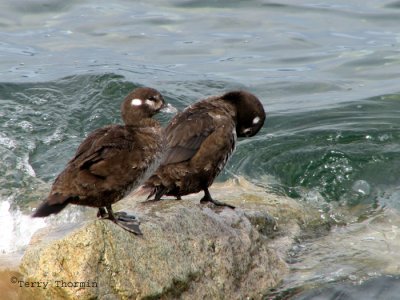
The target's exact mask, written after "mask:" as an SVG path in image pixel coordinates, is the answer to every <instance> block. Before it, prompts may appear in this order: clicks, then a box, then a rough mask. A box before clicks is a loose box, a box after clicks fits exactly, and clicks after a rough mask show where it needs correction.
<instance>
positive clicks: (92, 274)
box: [20, 184, 319, 299]
mask: <svg viewBox="0 0 400 300" xmlns="http://www.w3.org/2000/svg"><path fill="white" fill-rule="evenodd" d="M224 191H228V192H224V197H219V199H221V200H223V201H225V202H229V203H232V204H234V205H236V206H237V209H235V210H232V209H229V208H222V209H221V208H218V209H215V208H213V207H208V206H204V205H201V204H199V203H198V199H199V195H197V196H196V195H195V196H193V197H190V200H182V201H175V200H166V201H161V202H159V203H154V204H143V203H138V202H137V201H133V199H132V198H128V199H126V200H124V201H123V202H122V203H121V204H120V206H122V207H123V208H124V210H125V211H127V212H133V211H134V212H135V214H136V215H139V217H140V220H141V230H142V232H143V236H142V237H140V236H135V235H133V234H131V233H129V232H127V231H125V230H124V229H122V228H120V227H119V226H116V225H115V224H113V223H112V222H110V221H108V220H89V221H86V222H84V223H81V224H75V225H73V226H72V228H68V229H65V228H63V227H60V226H58V227H55V228H50V229H49V228H47V229H45V230H42V231H40V232H38V233H37V234H35V236H34V237H33V238H32V241H31V244H30V245H29V247H28V249H27V250H26V252H25V254H24V257H23V259H22V262H21V265H20V273H21V274H22V277H23V280H24V281H26V282H36V281H43V282H48V285H47V287H46V288H24V289H23V291H24V294H25V296H26V295H27V294H31V295H32V296H34V297H39V298H43V299H57V298H66V299H94V298H95V299H177V298H179V299H260V298H262V296H263V295H265V294H267V293H268V291H269V289H270V288H273V287H274V286H276V285H277V284H279V282H280V281H281V280H282V278H283V277H284V276H285V275H286V274H287V272H288V267H287V265H286V263H285V262H284V259H283V258H284V255H285V253H286V251H287V250H288V249H289V247H290V246H291V245H292V243H293V239H294V237H295V236H296V235H298V234H299V233H300V232H301V226H303V225H305V224H307V223H308V222H311V223H312V222H314V221H315V220H316V219H319V217H318V215H317V214H314V213H312V212H306V211H305V210H304V209H303V208H302V207H301V206H300V205H299V204H298V203H296V202H295V201H293V200H291V199H288V198H284V197H277V196H272V195H268V194H266V193H265V192H264V191H263V190H262V189H254V188H253V190H252V192H251V193H249V192H248V188H246V187H243V188H240V187H237V186H236V187H233V186H232V189H229V187H228V188H227V186H226V184H225V186H224ZM213 194H217V195H218V187H217V188H216V189H215V190H214V193H213ZM194 199H195V200H194Z"/></svg>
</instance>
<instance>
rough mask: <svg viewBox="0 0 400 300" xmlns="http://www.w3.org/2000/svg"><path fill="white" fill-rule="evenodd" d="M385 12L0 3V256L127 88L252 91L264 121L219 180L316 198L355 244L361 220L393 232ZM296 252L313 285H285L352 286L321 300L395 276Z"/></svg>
mask: <svg viewBox="0 0 400 300" xmlns="http://www.w3.org/2000/svg"><path fill="white" fill-rule="evenodd" d="M399 20H400V2H398V1H378V0H375V1H373V0H367V1H359V0H350V1H289V0H288V1H284V0H282V1H279V0H278V1H262V0H258V1H256V0H254V1H234V2H232V1H226V0H219V1H211V0H209V1H195V0H194V1H190V0H187V1H183V0H182V1H178V0H176V1H135V2H133V1H123V0H119V1H93V0H87V1H46V0H35V1H27V0H16V1H3V2H1V3H0V104H1V106H0V226H1V228H2V229H1V231H2V232H3V231H4V234H5V235H4V236H5V238H3V239H2V241H0V252H3V253H6V254H7V253H11V252H13V251H16V250H20V249H21V248H23V247H24V246H25V245H26V244H27V243H28V241H29V238H30V235H31V234H33V232H34V231H35V230H37V228H40V227H43V226H45V222H46V221H44V220H31V219H30V218H29V216H28V215H29V212H30V209H31V207H33V206H35V205H36V203H37V200H39V199H42V198H43V197H44V196H45V195H46V193H47V192H48V189H49V186H50V184H51V182H52V181H53V180H54V178H55V176H56V175H57V174H58V173H59V172H60V171H61V170H62V168H63V167H64V165H65V163H66V162H67V161H68V159H69V158H70V157H71V156H72V155H73V153H74V151H75V149H76V147H77V146H78V145H79V143H80V142H81V141H82V139H83V138H84V137H85V136H86V135H87V134H88V133H89V132H90V131H92V130H94V129H95V128H98V127H100V126H103V125H105V124H109V123H117V122H120V116H119V105H120V103H121V101H122V99H123V98H124V96H125V95H126V94H127V93H128V92H129V91H130V90H131V89H133V88H135V87H137V86H142V85H148V86H152V87H155V88H157V89H159V90H160V91H161V92H162V94H163V95H165V98H166V100H167V101H168V102H169V103H171V104H172V105H173V106H175V107H176V108H178V109H182V108H183V107H185V106H186V105H188V104H190V103H192V102H194V101H196V100H198V99H199V98H202V97H205V96H209V95H213V94H218V93H221V92H223V91H226V90H230V89H234V88H243V89H248V90H250V91H252V92H253V93H255V94H256V95H257V96H259V98H260V99H262V102H263V104H264V106H265V108H266V110H267V113H268V116H267V121H266V124H265V126H264V128H263V129H262V130H261V132H260V133H259V134H258V135H257V136H256V137H254V138H252V139H248V140H241V141H240V142H239V145H238V147H237V150H236V152H235V155H234V156H233V158H232V159H231V160H230V162H229V165H228V166H227V168H226V169H225V171H224V173H223V174H221V176H220V177H219V180H220V181H223V180H226V179H228V178H231V177H233V176H237V175H241V176H244V177H246V178H247V179H248V180H250V181H252V182H254V183H256V184H257V185H260V186H263V187H265V188H266V190H268V191H271V192H274V193H279V194H284V195H288V196H290V197H293V198H295V199H297V200H298V201H302V202H304V203H305V204H306V205H313V206H316V207H317V208H318V209H320V210H321V217H326V216H329V217H331V218H333V219H334V220H336V221H337V223H338V224H343V223H345V224H349V226H347V227H345V228H346V229H343V228H342V227H340V228H342V229H337V231H335V230H334V231H333V237H337V238H338V236H340V237H341V238H343V240H346V241H347V239H345V238H344V236H345V237H346V238H348V237H351V236H352V234H354V230H355V229H354V228H358V229H359V228H365V230H361V229H360V231H357V232H361V231H362V234H364V233H365V234H366V235H365V236H363V235H357V236H358V237H360V236H363V237H362V238H361V239H360V241H365V240H363V238H366V239H367V241H369V240H368V238H370V237H371V236H372V235H371V234H372V233H371V232H369V231H368V230H370V229H371V228H374V230H375V231H378V232H380V233H382V234H383V233H386V238H387V236H388V232H391V233H392V234H394V235H395V234H397V228H398V226H400V221H399V220H398V218H397V213H398V209H399V208H400V183H399V178H400V176H399V175H400V130H399V129H400V84H399V83H400V22H399ZM170 117H171V115H162V116H159V119H160V120H161V121H162V122H163V124H166V123H167V121H168V120H169V118H170ZM387 211H390V214H389V215H390V218H391V220H393V222H392V223H390V222H388V218H386V216H387ZM376 218H377V219H379V220H380V218H381V219H383V220H382V221H379V222H378V221H376V220H377V219H376ZM376 222H378V224H379V226H377V225H376V226H377V227H374V226H375V225H374V226H372V225H371V224H377V223H376ZM393 226H395V228H394V227H393ZM375 231H374V232H375ZM340 234H344V236H341V235H340ZM360 234H361V233H360ZM333 237H331V238H333ZM15 241H17V242H15ZM374 241H379V238H377V237H376V240H374ZM382 241H383V242H382V244H381V245H383V244H385V243H386V244H387V243H388V240H387V239H386V240H385V238H382ZM392 241H394V242H393V243H394V244H393V243H392V244H390V243H389V244H390V245H391V246H394V245H395V241H396V239H395V238H394V239H392ZM330 242H332V240H331V241H330ZM351 243H353V244H351ZM326 244H329V241H326ZM354 244H357V240H350V241H349V242H348V244H346V243H345V244H344V245H347V247H348V248H346V249H350V248H351V247H350V246H351V245H354ZM378 244H379V243H378ZM378 244H377V245H378ZM386 244H385V245H386ZM298 247H300V248H301V247H303V248H301V249H300V248H299V249H297V250H296V249H294V250H293V252H294V254H293V255H294V256H295V257H296V261H293V262H292V265H293V269H295V270H299V268H300V267H299V265H298V263H299V262H302V263H303V265H302V267H304V266H307V268H310V269H311V270H313V272H314V273H312V272H311V273H312V276H317V275H316V274H319V275H320V276H321V278H324V279H321V278H320V279H316V277H312V276H311V275H309V276H308V277H307V276H305V275H304V274H302V273H301V272H297V273H296V272H294V274H295V275H296V276H297V277H296V276H294V277H293V278H291V279H290V280H289V281H288V283H286V284H287V285H286V291H289V290H290V291H291V290H296V288H297V287H298V286H301V285H303V284H305V285H308V284H309V283H312V284H314V283H315V282H317V283H318V282H329V280H327V279H326V278H327V277H329V276H331V279H332V280H331V281H333V282H336V281H337V280H345V279H346V278H347V279H348V278H350V281H351V283H352V284H354V285H355V288H354V289H352V288H350V287H349V286H347V285H346V284H347V283H345V286H344V287H343V286H340V287H339V288H340V289H341V290H345V291H346V294H345V295H342V296H341V297H342V298H334V297H333V296H332V298H331V299H352V298H350V297H351V295H354V296H356V295H363V294H362V291H359V290H357V287H359V286H364V285H365V286H370V287H372V288H373V287H376V289H379V286H380V285H382V284H383V283H382V282H394V281H396V280H397V281H398V277H394V278H393V277H381V275H385V274H386V275H387V274H389V275H390V274H398V273H399V272H398V270H397V273H396V272H395V271H393V270H389V271H388V270H385V269H383V268H380V267H379V266H378V267H376V266H375V265H374V264H373V263H372V262H371V263H370V266H374V267H371V268H367V267H366V266H365V265H368V262H366V263H364V265H362V266H358V265H356V264H353V262H354V260H355V259H357V257H355V259H354V260H353V261H350V262H348V264H347V267H346V266H343V268H342V269H340V270H342V271H341V272H342V273H340V274H339V275H337V274H336V275H337V276H336V275H335V272H336V273H337V272H338V270H339V268H337V269H335V268H333V269H332V270H330V273H329V274H327V273H323V274H322V273H318V272H319V271H318V268H317V267H310V266H313V264H314V263H315V260H314V261H309V259H310V257H309V256H307V253H309V252H310V253H316V252H318V253H320V254H321V253H323V254H322V256H321V257H323V258H324V259H325V260H328V261H329V259H332V261H335V262H337V261H340V260H339V259H337V260H336V258H335V257H334V256H333V255H330V254H329V251H323V250H321V248H318V249H315V244H313V242H309V244H308V242H305V243H303V244H299V245H298ZM345 247H346V246H345ZM376 247H377V248H376V253H373V252H372V254H371V255H376V256H379V254H380V253H381V252H380V251H382V249H383V246H381V247H379V246H376ZM302 249H306V250H307V251H305V250H302ZM374 249H375V248H374ZM313 251H316V252H313ZM347 254H348V253H347ZM343 255H346V251H344V253H343ZM387 255H389V256H390V255H392V257H396V255H395V252H394V251H392V252H388V253H387ZM364 261H365V260H364ZM349 266H351V267H349ZM362 268H365V269H368V271H365V272H364V273H363V272H362V271H360V269H362ZM399 268H400V267H399ZM325 270H326V269H325ZM373 270H375V271H373ZM351 276H355V277H351ZM369 278H372V280H371V281H369V280H368V279H369ZM376 278H378V279H376ZM388 278H390V279H388ZM312 284H311V285H312ZM360 284H361V285H360ZM312 286H313V285H312ZM335 289H336V286H333V287H332V286H328V287H326V288H322V289H320V290H313V291H312V292H310V293H308V294H304V295H301V296H299V295H298V297H300V298H299V299H322V298H317V297H318V295H320V294H318V293H322V295H326V297H328V295H332V293H333V295H334V294H335V291H336V290H335ZM282 290H284V291H285V286H283V287H282ZM288 293H289V294H290V292H288ZM324 293H325V294H324ZM360 293H361V294H360ZM277 295H278V296H277V297H285V296H284V295H285V292H282V293H277ZM346 295H347V296H348V297H347V298H346ZM378 295H379V294H378ZM384 295H385V294H382V297H383V296H384ZM288 297H290V296H288ZM293 297H294V296H293ZM365 297H367V296H365ZM385 297H386V296H385ZM324 299H325V298H324ZM364 299H367V298H364ZM371 299H373V298H371ZM382 299H383V298H382ZM387 299H389V298H387Z"/></svg>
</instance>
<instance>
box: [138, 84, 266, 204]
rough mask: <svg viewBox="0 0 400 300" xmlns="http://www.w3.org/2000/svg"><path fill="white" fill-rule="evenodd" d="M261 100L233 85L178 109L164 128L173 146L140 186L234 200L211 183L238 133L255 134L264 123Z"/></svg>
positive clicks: (154, 191) (157, 195)
mask: <svg viewBox="0 0 400 300" xmlns="http://www.w3.org/2000/svg"><path fill="white" fill-rule="evenodd" d="M264 120H265V111H264V108H263V106H262V104H261V102H260V100H259V99H258V98H257V97H256V96H254V95H253V94H251V93H249V92H246V91H232V92H228V93H225V94H223V95H221V96H212V97H209V98H206V99H204V100H201V101H199V102H197V103H194V104H192V105H190V106H189V107H187V108H186V109H185V110H184V111H183V112H181V113H179V114H177V115H176V116H175V117H174V118H173V119H172V120H171V122H170V123H169V125H168V126H167V128H166V129H165V134H166V138H167V143H168V147H169V150H167V152H166V156H165V158H164V160H163V162H162V163H161V165H160V167H159V168H158V169H157V171H156V172H155V174H153V175H152V176H151V177H150V178H149V179H148V180H147V181H146V182H145V184H144V185H143V186H142V187H141V189H140V190H141V191H140V193H141V194H147V193H149V196H148V198H147V199H148V200H149V199H150V198H151V197H152V196H154V199H152V200H155V201H157V200H160V199H161V197H162V196H163V195H166V196H175V197H176V198H177V199H181V196H184V195H188V194H191V193H197V192H199V191H204V197H203V198H202V199H201V201H200V202H201V203H205V202H212V203H214V204H215V205H218V206H228V207H230V208H234V206H232V205H229V204H225V203H222V202H220V201H217V200H214V199H213V198H212V197H211V195H210V192H209V190H208V187H209V186H210V185H211V184H212V183H213V181H214V179H215V177H216V176H217V175H218V174H219V173H220V171H221V170H222V168H223V167H224V166H225V164H226V162H227V160H228V158H229V157H230V155H231V154H232V152H233V150H234V148H235V144H236V137H237V136H238V137H250V136H253V135H255V134H256V133H257V132H258V131H259V130H260V129H261V127H262V126H263V124H264Z"/></svg>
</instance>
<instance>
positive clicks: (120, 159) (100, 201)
mask: <svg viewBox="0 0 400 300" xmlns="http://www.w3.org/2000/svg"><path fill="white" fill-rule="evenodd" d="M164 106H165V102H164V98H163V97H162V96H161V94H160V93H159V92H158V91H156V90H155V89H152V88H147V87H142V88H137V89H135V90H133V91H132V92H131V93H130V94H129V95H128V96H127V97H126V98H125V100H124V101H123V103H122V105H121V114H122V119H123V121H124V123H125V125H108V126H105V127H103V128H100V129H97V130H95V131H93V132H92V133H90V134H89V136H88V137H87V138H86V139H85V140H84V141H83V142H82V143H81V144H80V146H79V147H78V150H77V151H76V153H75V156H74V157H73V158H72V159H71V160H70V161H69V162H68V164H67V166H66V168H65V169H64V170H63V171H62V172H61V174H60V175H58V177H57V178H56V180H55V181H54V183H53V186H52V188H51V192H50V194H49V196H48V197H47V199H46V200H44V202H43V203H42V204H41V205H40V206H39V207H38V208H37V209H36V211H35V212H34V213H33V215H32V216H33V217H46V216H48V215H50V214H57V213H59V212H60V211H61V210H62V209H63V208H64V207H66V206H67V205H68V204H78V205H85V206H92V207H98V208H99V213H98V216H99V217H101V218H105V219H110V220H112V221H113V222H115V223H116V224H118V225H119V226H121V227H123V228H124V229H126V230H128V231H130V232H133V233H136V234H141V232H140V229H139V225H138V222H137V221H135V220H134V217H133V218H131V217H130V216H128V215H127V214H126V213H123V212H122V213H114V212H113V210H112V208H111V205H112V204H113V203H115V202H117V201H119V200H120V199H122V198H123V197H124V196H125V195H126V194H127V193H128V192H130V191H131V190H132V189H134V188H136V187H137V186H139V185H140V184H142V183H143V182H144V180H146V179H147V178H148V177H149V176H150V175H151V174H152V173H153V172H154V170H155V169H156V168H157V167H158V165H159V163H160V161H161V158H162V155H163V152H164V150H165V149H164V147H165V146H166V142H165V139H164V137H163V134H162V128H161V126H160V125H159V123H158V122H157V121H156V120H154V119H152V118H151V117H152V116H153V115H154V114H156V113H157V112H159V111H160V110H161V109H162V108H163V107H164Z"/></svg>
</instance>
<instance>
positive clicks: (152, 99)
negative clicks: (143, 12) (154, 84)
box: [147, 96, 157, 101]
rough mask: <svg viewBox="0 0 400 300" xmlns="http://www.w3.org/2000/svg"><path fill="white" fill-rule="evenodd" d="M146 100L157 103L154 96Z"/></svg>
mask: <svg viewBox="0 0 400 300" xmlns="http://www.w3.org/2000/svg"><path fill="white" fill-rule="evenodd" d="M147 100H150V101H157V98H156V96H150V97H149V98H147Z"/></svg>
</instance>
